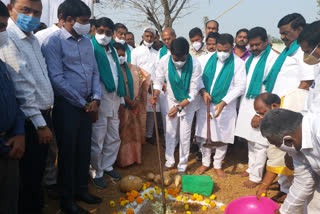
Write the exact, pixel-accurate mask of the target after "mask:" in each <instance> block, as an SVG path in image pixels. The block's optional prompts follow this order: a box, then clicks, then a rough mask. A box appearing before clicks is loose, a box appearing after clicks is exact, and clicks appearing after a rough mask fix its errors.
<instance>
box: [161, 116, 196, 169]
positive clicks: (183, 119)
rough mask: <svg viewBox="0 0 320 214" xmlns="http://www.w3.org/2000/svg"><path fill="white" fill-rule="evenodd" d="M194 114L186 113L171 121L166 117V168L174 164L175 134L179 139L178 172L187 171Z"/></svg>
mask: <svg viewBox="0 0 320 214" xmlns="http://www.w3.org/2000/svg"><path fill="white" fill-rule="evenodd" d="M193 116H194V112H191V113H187V114H185V115H183V116H179V117H175V118H173V119H171V118H169V117H168V116H167V117H166V124H167V128H166V130H167V131H166V154H165V156H166V163H165V166H166V167H172V166H173V165H174V164H175V158H174V150H175V148H176V146H177V143H178V142H177V140H176V138H177V134H178V132H180V133H179V134H180V137H179V139H180V140H179V142H180V145H179V159H180V160H179V164H178V171H179V172H184V171H186V169H187V165H188V157H189V151H190V136H191V126H192V119H193Z"/></svg>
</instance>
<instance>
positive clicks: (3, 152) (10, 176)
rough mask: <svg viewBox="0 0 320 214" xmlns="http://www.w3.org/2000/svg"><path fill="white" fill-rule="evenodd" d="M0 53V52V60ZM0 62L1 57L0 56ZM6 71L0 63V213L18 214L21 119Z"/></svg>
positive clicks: (1, 32)
mask: <svg viewBox="0 0 320 214" xmlns="http://www.w3.org/2000/svg"><path fill="white" fill-rule="evenodd" d="M0 14H1V15H0V48H1V47H3V46H5V45H7V44H8V34H7V31H6V28H7V24H8V19H9V12H8V9H7V7H6V6H5V4H4V3H2V2H0ZM1 55H2V52H0V56H1ZM1 58H2V56H1ZM8 69H10V68H9V67H7V66H6V64H5V63H4V62H3V61H2V60H0V85H1V90H0V118H1V121H0V171H1V173H0V180H1V188H0V207H1V211H0V213H2V214H5V213H12V214H17V213H18V194H19V160H20V159H21V158H22V156H23V153H24V150H25V137H24V115H23V113H22V111H21V110H20V108H19V105H18V103H17V100H16V96H15V89H14V84H13V82H12V80H11V78H10V76H9V72H8Z"/></svg>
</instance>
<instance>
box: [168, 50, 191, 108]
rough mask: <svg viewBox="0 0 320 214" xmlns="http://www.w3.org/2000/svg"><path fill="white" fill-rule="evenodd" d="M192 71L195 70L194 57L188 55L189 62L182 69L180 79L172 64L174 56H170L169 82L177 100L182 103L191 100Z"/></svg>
mask: <svg viewBox="0 0 320 214" xmlns="http://www.w3.org/2000/svg"><path fill="white" fill-rule="evenodd" d="M192 70H193V62H192V57H191V55H190V54H188V57H187V61H186V63H185V64H184V66H183V67H182V70H181V78H180V77H179V75H178V73H177V70H176V67H175V66H174V64H173V62H172V56H170V59H169V63H168V73H169V74H168V76H169V81H170V85H171V88H172V91H173V95H174V97H175V99H176V100H178V101H180V102H182V101H183V100H185V99H188V98H190V96H189V93H188V91H189V86H190V80H191V76H192Z"/></svg>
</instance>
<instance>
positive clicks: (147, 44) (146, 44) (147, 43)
mask: <svg viewBox="0 0 320 214" xmlns="http://www.w3.org/2000/svg"><path fill="white" fill-rule="evenodd" d="M143 44H144V45H145V46H147V47H148V48H150V47H151V46H152V45H153V42H151V43H149V42H146V41H144V40H143Z"/></svg>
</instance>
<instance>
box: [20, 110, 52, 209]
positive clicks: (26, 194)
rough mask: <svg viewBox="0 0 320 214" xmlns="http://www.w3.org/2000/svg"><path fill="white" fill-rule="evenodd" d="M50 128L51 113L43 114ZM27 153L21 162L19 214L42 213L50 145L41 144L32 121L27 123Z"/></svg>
mask: <svg viewBox="0 0 320 214" xmlns="http://www.w3.org/2000/svg"><path fill="white" fill-rule="evenodd" d="M42 115H43V117H44V119H45V120H46V122H47V125H48V127H49V128H51V127H52V120H51V116H50V113H47V114H42ZM24 128H25V143H26V146H25V153H24V155H23V158H22V159H21V160H20V167H19V168H20V192H19V213H20V214H30V213H32V214H38V213H42V203H41V202H42V197H43V196H42V193H41V187H42V178H43V174H44V169H45V166H46V159H47V154H48V148H49V145H48V144H39V138H38V134H37V130H36V128H35V127H34V125H33V123H32V122H31V121H30V120H26V122H25V126H24Z"/></svg>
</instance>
